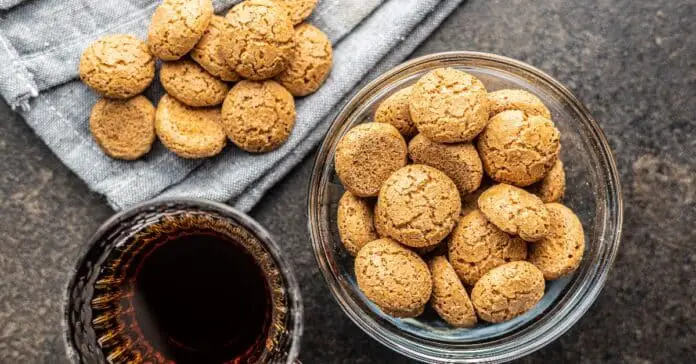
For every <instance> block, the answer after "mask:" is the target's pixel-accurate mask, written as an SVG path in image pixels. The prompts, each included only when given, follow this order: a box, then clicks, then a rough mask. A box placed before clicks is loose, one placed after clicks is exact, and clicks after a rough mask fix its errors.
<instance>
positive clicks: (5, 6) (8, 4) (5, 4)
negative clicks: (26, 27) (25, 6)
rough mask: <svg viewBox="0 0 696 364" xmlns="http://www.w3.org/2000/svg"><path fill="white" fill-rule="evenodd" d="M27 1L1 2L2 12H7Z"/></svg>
mask: <svg viewBox="0 0 696 364" xmlns="http://www.w3.org/2000/svg"><path fill="white" fill-rule="evenodd" d="M24 1H26V0H0V10H7V9H9V8H12V7H14V6H16V5H19V3H22V2H24Z"/></svg>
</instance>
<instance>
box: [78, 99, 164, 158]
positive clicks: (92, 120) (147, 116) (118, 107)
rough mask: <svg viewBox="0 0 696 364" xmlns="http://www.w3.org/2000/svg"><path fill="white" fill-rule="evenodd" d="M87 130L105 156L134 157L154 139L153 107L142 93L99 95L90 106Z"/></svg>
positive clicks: (150, 145) (139, 155)
mask: <svg viewBox="0 0 696 364" xmlns="http://www.w3.org/2000/svg"><path fill="white" fill-rule="evenodd" d="M89 130H90V131H91V132H92V136H93V137H94V140H96V141H97V144H98V145H99V147H101V149H102V150H103V151H104V153H105V154H106V155H108V156H109V157H112V158H117V159H125V160H133V159H138V158H140V157H142V156H143V155H145V154H147V152H149V151H150V148H151V147H152V142H154V141H155V107H154V106H152V103H151V102H150V100H148V99H147V98H145V97H144V96H136V97H134V98H132V99H128V100H113V99H101V100H99V101H97V103H96V104H95V105H94V107H93V108H92V113H91V115H90V117H89Z"/></svg>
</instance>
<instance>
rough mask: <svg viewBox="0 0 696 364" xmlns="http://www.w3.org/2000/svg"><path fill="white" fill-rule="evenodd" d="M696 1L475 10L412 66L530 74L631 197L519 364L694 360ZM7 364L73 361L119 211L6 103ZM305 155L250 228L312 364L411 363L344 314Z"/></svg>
mask: <svg viewBox="0 0 696 364" xmlns="http://www.w3.org/2000/svg"><path fill="white" fill-rule="evenodd" d="M695 19H696V3H694V1H693V0H675V1H666V0H665V1H630V0H620V1H616V0H599V1H592V2H585V1H563V0H549V1H543V2H542V1H531V0H529V1H518V0H515V1H513V0H471V1H469V2H467V3H465V4H464V5H463V6H462V7H461V8H460V9H458V11H456V12H455V13H454V14H453V15H452V16H451V17H450V18H449V19H448V20H447V21H446V22H445V24H444V25H443V26H442V27H441V28H440V29H439V31H437V32H436V33H435V34H434V35H433V36H432V37H431V38H430V40H429V41H428V42H426V43H425V44H424V45H423V46H422V47H421V48H420V49H419V50H418V51H417V54H418V55H422V54H426V53H431V52H438V51H446V50H461V49H464V50H478V51H487V52H494V53H499V54H503V55H506V56H510V57H514V58H517V59H520V60H522V61H526V62H529V63H531V64H533V65H535V66H538V67H540V68H541V69H543V70H545V71H547V72H548V73H550V74H551V75H553V76H555V77H556V78H558V79H559V80H560V81H561V82H563V83H565V84H566V85H568V86H569V87H570V88H571V89H572V91H573V92H574V93H575V94H576V95H577V96H578V97H579V98H580V99H581V100H583V101H584V102H585V103H586V105H587V106H588V107H589V109H590V110H591V111H592V113H593V115H594V116H595V117H596V118H597V119H598V120H599V121H600V122H601V124H602V127H603V128H604V131H605V132H606V134H607V137H608V139H609V140H610V142H611V145H612V147H613V148H614V151H615V154H616V158H617V162H618V165H619V169H620V172H621V178H622V183H623V187H624V198H625V213H626V220H625V224H624V238H623V245H622V248H621V251H620V253H619V256H618V258H617V260H616V263H615V266H614V269H613V271H612V275H611V277H610V279H609V281H608V283H607V286H606V288H605V289H604V291H603V293H602V295H601V296H600V297H599V299H598V301H597V302H596V303H595V305H594V306H593V307H592V308H591V310H590V311H589V313H588V314H587V315H586V316H585V317H584V318H583V319H582V320H581V321H580V322H579V323H578V324H576V325H575V326H574V327H573V328H572V329H571V330H570V331H569V332H568V333H566V334H565V335H564V336H562V337H561V338H560V339H559V340H557V341H556V342H554V343H552V344H551V345H549V346H547V347H545V348H543V349H541V350H539V351H538V352H536V353H534V354H532V355H530V356H529V357H527V358H525V359H523V360H521V362H529V363H531V362H561V361H567V362H587V363H590V362H613V363H614V362H624V363H652V362H654V363H663V362H694V361H696V329H695V328H696V278H695V277H696V253H695V252H694V248H696V246H695V245H694V244H696V243H695V242H696V230H695V229H694V224H695V223H696V181H695V180H694V179H695V177H696V161H695V159H694V157H693V154H694V151H696V121H695V120H694V119H695V118H696V57H694V55H696V36H694V34H696V21H695ZM0 155H2V157H0V206H1V207H0V277H2V278H1V279H0V363H63V362H65V359H64V353H63V349H62V347H61V345H62V344H61V339H60V336H59V330H60V323H59V320H60V307H59V297H60V296H61V293H62V292H61V290H62V287H63V283H64V281H65V280H66V279H67V272H68V270H69V267H70V266H71V265H72V264H73V261H74V260H75V257H76V254H77V252H78V250H79V248H80V247H81V246H82V244H83V243H84V241H85V239H86V238H87V237H88V236H89V235H90V234H91V233H92V232H93V231H94V230H95V229H96V228H97V226H98V225H99V224H100V223H101V222H102V221H103V220H105V219H106V218H107V217H108V216H109V215H110V214H111V211H110V210H109V208H108V207H107V206H106V204H105V203H104V201H102V199H101V198H100V197H99V196H96V195H94V194H92V193H90V192H89V191H87V189H86V188H85V186H84V185H83V184H82V183H81V182H80V181H79V180H78V179H77V178H76V177H75V176H74V175H73V174H71V172H70V171H68V170H67V169H66V168H65V167H64V166H62V165H61V164H60V162H59V161H58V160H57V159H56V158H55V157H54V156H53V155H52V154H51V153H50V151H49V150H48V149H47V148H46V147H45V146H44V145H43V144H42V143H41V141H40V140H39V139H37V138H36V136H34V135H33V133H32V131H31V130H30V129H29V128H28V127H26V126H25V125H24V124H23V123H22V121H21V120H20V119H19V118H18V117H17V116H15V115H13V114H12V113H11V112H10V111H9V110H8V108H7V106H6V105H5V104H3V103H1V102H0ZM310 164H311V158H310V159H308V160H306V161H305V162H304V163H303V164H302V165H301V166H299V167H298V168H296V169H295V170H294V171H293V172H292V173H291V174H290V175H289V176H288V178H286V179H285V180H284V181H283V182H282V183H281V184H280V185H278V187H277V188H275V189H274V190H273V191H272V192H271V193H270V194H269V195H268V196H267V197H266V198H264V199H263V201H262V202H261V204H260V206H259V207H258V208H257V209H256V210H255V211H253V213H252V214H253V215H254V216H255V217H256V218H257V219H258V220H259V221H260V222H261V223H262V224H264V225H266V226H267V227H268V228H269V229H270V230H271V231H272V232H273V233H275V234H276V236H277V237H278V240H279V241H280V242H281V243H282V244H284V245H285V246H286V249H287V251H288V253H289V255H290V258H291V261H292V262H293V263H294V264H295V267H296V270H297V272H298V274H299V279H300V282H301V285H302V289H303V293H304V296H305V304H306V306H307V307H306V309H307V312H308V313H309V314H308V315H307V321H306V334H305V339H304V343H303V347H304V350H303V352H302V360H303V361H304V362H305V363H334V362H346V363H348V362H350V363H368V362H395V363H396V362H406V361H407V360H406V359H404V358H403V357H400V356H399V355H397V354H394V353H392V352H390V351H389V350H387V349H385V348H383V347H382V346H381V345H379V344H378V343H376V342H374V341H373V340H371V339H370V338H369V337H367V335H365V334H363V333H362V332H361V331H360V330H359V329H358V328H357V327H356V326H355V325H353V323H352V322H350V321H349V320H348V318H346V317H345V316H344V315H343V314H342V312H340V310H339V309H338V307H337V306H336V304H335V303H334V301H333V300H332V298H331V297H330V294H329V292H328V290H327V288H326V285H325V284H324V282H323V279H322V278H321V276H320V274H319V272H318V270H317V268H316V265H315V262H314V258H313V256H312V253H311V248H310V243H309V237H308V233H307V231H306V229H305V225H306V217H305V216H306V213H305V207H306V206H305V205H306V202H305V199H306V198H305V196H306V188H307V186H306V184H307V180H308V176H309V174H310Z"/></svg>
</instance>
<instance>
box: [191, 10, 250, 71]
mask: <svg viewBox="0 0 696 364" xmlns="http://www.w3.org/2000/svg"><path fill="white" fill-rule="evenodd" d="M226 26H227V20H225V18H223V17H221V16H218V15H213V17H212V19H211V20H210V24H209V25H208V28H207V29H206V30H205V32H204V33H203V37H201V40H200V41H198V43H197V44H196V46H195V47H194V48H193V49H192V50H191V59H193V60H194V61H196V63H198V64H199V65H200V66H201V67H203V68H204V69H205V70H206V71H208V72H209V73H210V74H211V75H213V76H215V77H217V78H219V79H221V80H223V81H239V78H240V77H239V75H238V74H237V73H236V72H234V71H233V70H232V68H231V67H230V66H228V65H227V62H226V61H225V58H224V57H223V56H222V54H221V53H220V40H221V37H222V36H223V33H224V29H225V27H226Z"/></svg>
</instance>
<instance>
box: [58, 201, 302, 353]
mask: <svg viewBox="0 0 696 364" xmlns="http://www.w3.org/2000/svg"><path fill="white" fill-rule="evenodd" d="M166 205H182V206H185V207H187V208H189V207H200V208H205V209H210V210H213V211H217V212H218V213H221V214H222V215H223V216H225V217H228V218H230V219H232V220H233V221H235V222H237V223H238V224H239V225H240V226H242V227H243V228H244V229H247V230H248V231H249V232H250V233H251V234H253V235H254V236H255V237H256V238H258V239H259V240H260V241H261V242H262V243H263V244H264V246H265V247H266V248H267V250H268V251H269V253H270V254H271V256H273V258H274V259H275V260H276V261H277V263H278V265H279V266H280V268H281V270H282V274H283V277H284V278H285V279H286V285H287V287H286V291H287V294H288V299H289V300H290V301H291V304H292V305H293V307H292V308H293V317H294V318H293V328H292V332H293V334H292V335H291V336H290V338H289V339H290V342H289V343H288V348H287V356H286V361H287V363H295V362H297V358H298V356H299V354H300V345H301V341H302V336H303V331H304V314H305V313H304V305H303V303H302V293H301V291H300V286H299V283H298V281H297V276H296V274H295V271H294V267H293V266H292V265H291V264H290V262H289V261H288V259H287V258H286V257H285V256H284V254H283V250H282V249H281V248H280V245H279V244H278V242H277V240H276V239H275V238H274V236H273V235H272V234H271V233H270V232H269V231H268V230H266V228H264V227H263V226H262V225H261V224H260V223H259V222H258V221H256V220H255V219H253V218H252V217H251V216H249V215H247V214H245V213H244V212H242V211H240V210H237V209H236V208H234V207H232V206H230V205H226V204H224V203H221V202H215V201H210V200H206V199H201V198H187V197H171V198H170V197H160V198H155V199H151V200H147V201H144V202H141V203H138V204H135V205H133V206H131V207H128V208H125V209H122V210H120V211H117V212H116V213H114V214H113V215H111V216H110V217H109V218H108V219H107V220H106V221H104V222H103V223H101V224H100V225H99V227H98V228H97V230H95V231H94V233H93V234H92V235H90V237H89V239H87V242H86V243H85V245H84V246H82V247H81V248H80V251H79V253H78V258H77V259H76V261H75V264H74V265H73V266H72V267H73V269H72V270H71V273H70V278H69V280H68V281H67V283H66V284H65V286H64V288H63V297H62V313H63V317H62V319H61V325H62V329H61V330H62V339H63V346H64V348H65V351H66V356H67V358H68V360H69V361H70V362H74V363H77V362H79V361H78V358H79V354H78V353H77V349H76V345H75V342H74V340H73V335H72V327H71V326H70V320H69V310H70V300H71V298H70V292H71V291H72V287H73V285H74V280H75V278H76V276H75V275H76V274H77V272H78V270H79V269H80V267H81V266H82V265H83V264H84V263H85V260H86V259H87V256H88V254H89V252H90V251H91V250H92V248H93V247H94V246H95V245H96V244H97V242H98V241H99V240H100V239H102V237H103V236H104V234H106V233H107V232H108V231H109V230H110V229H111V228H113V227H114V226H116V225H118V224H119V223H121V222H123V221H126V220H128V219H130V218H132V217H133V216H135V215H137V214H139V213H141V212H144V211H147V210H149V209H153V208H156V207H158V206H166Z"/></svg>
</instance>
